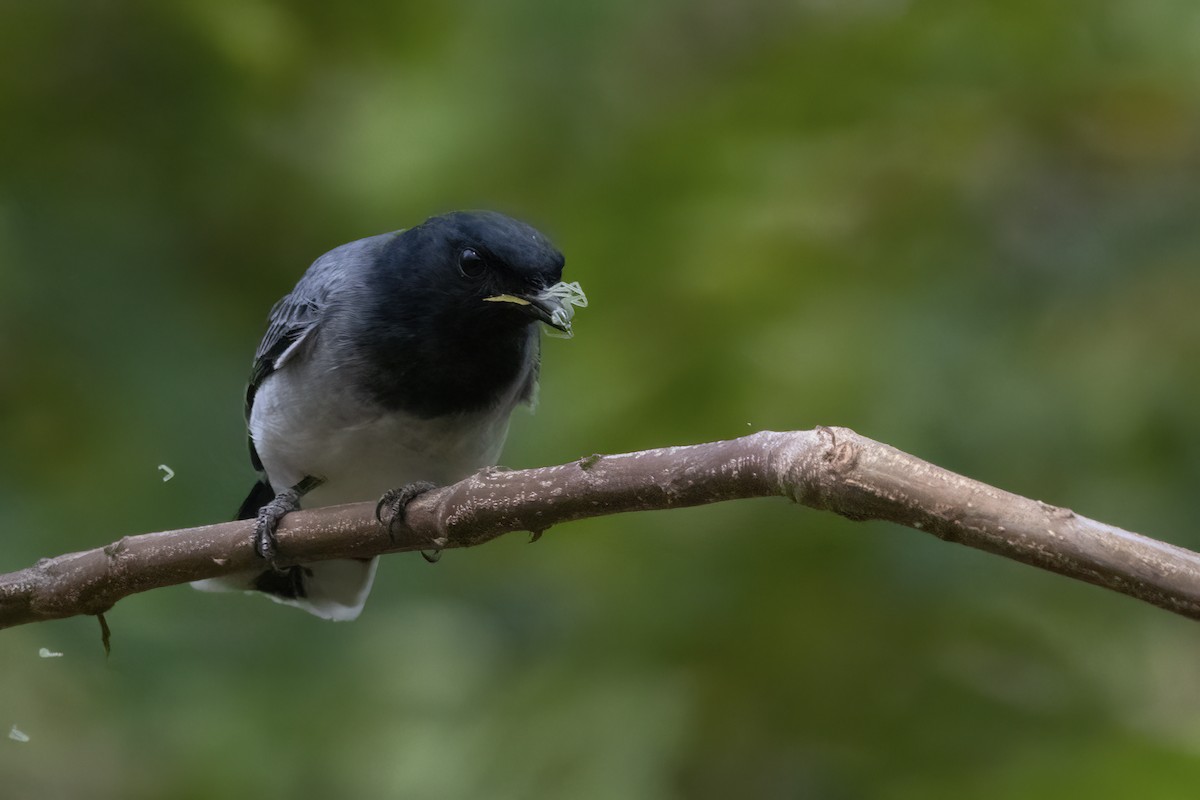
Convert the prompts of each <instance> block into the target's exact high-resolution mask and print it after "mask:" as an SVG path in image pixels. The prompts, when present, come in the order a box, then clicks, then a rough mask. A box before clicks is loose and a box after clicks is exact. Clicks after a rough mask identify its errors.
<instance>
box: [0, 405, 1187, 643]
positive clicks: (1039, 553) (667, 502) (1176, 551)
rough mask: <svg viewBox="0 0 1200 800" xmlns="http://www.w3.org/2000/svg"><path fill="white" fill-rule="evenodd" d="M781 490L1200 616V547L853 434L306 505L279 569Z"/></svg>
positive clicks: (68, 604)
mask: <svg viewBox="0 0 1200 800" xmlns="http://www.w3.org/2000/svg"><path fill="white" fill-rule="evenodd" d="M770 495H781V496H784V497H790V498H791V499H793V500H795V501H796V502H798V503H801V504H803V505H806V506H810V507H812V508H818V509H825V510H828V511H833V512H835V513H837V514H841V515H842V516H844V517H848V518H850V519H855V520H866V519H882V520H890V521H892V522H898V523H900V524H901V525H907V526H909V527H912V528H917V529H919V530H924V531H927V532H929V533H932V534H933V535H935V536H937V537H939V538H941V539H944V540H946V541H950V542H958V543H960V544H965V545H968V546H970V547H976V548H979V549H980V550H986V551H988V552H991V553H996V554H997V555H1002V556H1005V557H1007V558H1011V559H1015V560H1017V561H1021V562H1024V563H1026V564H1032V565H1033V566H1035V567H1040V568H1042V569H1047V570H1050V571H1052V572H1057V573H1060V574H1062V575H1066V576H1069V577H1072V578H1077V579H1079V580H1082V581H1087V582H1088V583H1094V584H1096V585H1098V586H1103V587H1106V588H1108V589H1112V590H1114V591H1117V592H1121V593H1123V594H1127V595H1130V596H1131V597H1136V598H1138V599H1140V600H1144V601H1146V602H1148V603H1153V604H1154V605H1156V606H1160V607H1161V608H1165V609H1167V610H1169V611H1174V612H1176V613H1178V614H1182V615H1184V616H1187V617H1191V618H1193V619H1200V554H1197V553H1193V552H1191V551H1189V550H1185V549H1183V548H1180V547H1175V546H1173V545H1169V544H1165V543H1163V542H1159V541H1156V540H1154V539H1148V538H1146V537H1144V536H1139V535H1137V534H1134V533H1129V532H1128V531H1124V530H1121V529H1119V528H1114V527H1112V526H1110V525H1105V524H1103V523H1101V522H1096V521H1094V520H1090V519H1087V518H1085V517H1081V516H1078V515H1077V514H1075V513H1074V512H1072V511H1068V510H1067V509H1065V508H1056V507H1054V506H1050V505H1046V504H1045V503H1041V502H1037V501H1034V500H1029V499H1026V498H1024V497H1020V496H1018V495H1015V494H1010V493H1009V492H1005V491H1002V490H1000V489H995V488H993V487H991V486H988V485H986V484H983V483H979V482H978V481H974V480H971V479H969V478H964V477H963V476H961V475H956V474H955V473H953V472H949V471H947V470H944V469H942V468H940V467H936V466H934V465H933V464H930V463H928V462H925V461H922V460H920V459H918V458H914V457H913V456H910V455H908V454H906V453H902V452H900V451H899V450H896V449H895V448H892V447H889V446H887V445H884V444H880V443H879V442H875V441H873V440H871V439H867V438H866V437H864V436H860V435H858V434H857V433H855V432H854V431H851V430H848V429H846V428H817V429H816V430H812V431H794V432H788V433H776V432H772V431H764V432H762V433H756V434H753V435H751V436H746V437H744V438H741V439H734V440H731V441H726V442H712V443H709V444H699V445H693V446H690V447H667V448H662V449H659V450H646V451H643V452H638V453H626V454H624V455H610V456H588V457H587V458H583V459H580V460H579V461H576V462H572V463H570V464H564V465H562V466H556V467H542V468H540V469H528V470H520V471H509V470H504V469H499V468H493V469H486V470H483V471H481V472H479V473H477V474H475V475H472V476H471V477H469V478H467V479H466V480H463V481H461V482H459V483H456V484H454V485H453V486H447V487H444V488H440V489H435V490H433V491H430V492H428V493H426V494H424V495H421V496H420V497H418V498H417V499H416V500H414V501H413V502H412V504H410V505H409V507H408V512H407V515H406V520H407V522H408V526H409V529H408V530H407V531H404V532H403V533H402V534H401V535H400V536H399V537H398V539H397V540H396V541H392V540H391V539H390V538H389V536H388V534H387V532H386V531H384V530H383V528H382V527H381V526H380V525H379V524H378V523H377V522H376V521H375V519H374V504H373V503H358V504H354V505H346V506H335V507H332V508H319V509H313V510H311V511H300V512H296V513H294V514H290V515H288V516H287V517H285V518H284V521H283V524H282V525H281V526H280V529H279V549H280V553H281V557H280V559H279V564H280V566H287V565H290V564H295V563H301V562H309V561H320V560H323V559H328V558H342V557H349V556H360V557H361V556H375V555H380V554H383V553H391V552H397V551H403V550H418V549H425V548H428V547H429V546H430V542H431V541H433V540H442V539H444V541H445V546H446V547H470V546H472V545H477V544H482V543H483V542H486V541H488V540H490V539H494V538H495V537H497V536H500V535H501V534H504V533H509V532H511V531H522V530H524V531H533V532H534V533H540V532H542V531H544V530H546V529H547V528H549V527H550V526H552V525H557V524H560V523H563V522H570V521H572V520H577V519H583V518H585V517H596V516H603V515H606V514H617V513H621V512H625V511H648V510H652V509H666V508H681V507H684V506H695V505H701V504H704V503H715V502H719V501H722V500H734V499H738V498H745V497H765V496H770ZM250 538H251V529H250V523H249V522H244V521H243V522H226V523H223V524H219V525H208V526H205V527H201V528H187V529H183V530H175V531H166V532H164V533H150V534H144V535H140V536H127V537H125V538H123V539H121V540H120V541H118V542H114V543H113V544H110V545H108V546H107V547H103V548H98V549H96V550H88V551H86V552H81V553H70V554H68V555H63V556H59V557H57V558H51V559H43V560H42V561H40V562H38V563H37V564H36V565H35V566H32V567H29V568H27V569H23V570H20V571H19V572H13V573H9V574H7V575H0V627H10V626H14V625H21V624H24V623H27V622H38V621H41V620H49V619H57V618H60V617H69V616H73V615H76V614H100V613H103V612H104V611H107V610H108V609H109V608H111V607H112V605H113V604H114V603H115V602H117V601H118V600H120V599H121V598H122V597H126V596H128V595H131V594H135V593H137V592H144V591H147V590H148V589H154V588H157V587H159V586H169V585H172V584H178V583H184V582H187V581H193V580H199V579H201V578H212V577H216V576H218V575H224V574H227V573H231V572H237V571H241V570H247V569H255V568H260V567H261V566H262V562H261V561H259V560H257V557H256V556H255V555H254V554H253V552H252V550H251V546H250Z"/></svg>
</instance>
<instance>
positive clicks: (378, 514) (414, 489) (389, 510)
mask: <svg viewBox="0 0 1200 800" xmlns="http://www.w3.org/2000/svg"><path fill="white" fill-rule="evenodd" d="M436 488H437V486H436V484H432V483H430V482H429V481H414V482H413V483H410V484H408V485H406V486H401V487H400V488H398V489H389V490H388V491H387V492H385V493H384V495H383V497H381V498H379V502H378V503H377V504H376V505H375V519H377V520H379V522H380V524H382V525H383V526H384V527H385V528H387V532H388V537H389V538H390V539H391V540H392V541H393V542H395V541H396V532H397V531H398V530H400V529H403V528H407V527H408V526H407V525H406V524H405V522H404V510H405V509H406V508H407V507H408V504H409V503H411V502H412V501H413V500H416V499H417V497H419V496H420V495H423V494H425V493H426V492H428V491H429V490H430V489H436ZM430 544H432V545H433V549H432V550H422V551H421V557H422V558H424V559H425V560H426V561H428V562H429V563H430V564H434V563H436V562H437V560H438V559H439V558H441V557H442V548H443V547H445V546H446V540H445V539H444V538H438V539H433V540H432V541H431V542H430Z"/></svg>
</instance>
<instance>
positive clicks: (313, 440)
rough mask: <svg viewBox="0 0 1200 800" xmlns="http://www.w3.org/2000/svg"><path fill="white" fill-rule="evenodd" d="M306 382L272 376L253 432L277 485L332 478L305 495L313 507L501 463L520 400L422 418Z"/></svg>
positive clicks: (258, 402) (257, 404)
mask: <svg viewBox="0 0 1200 800" xmlns="http://www.w3.org/2000/svg"><path fill="white" fill-rule="evenodd" d="M289 366H290V365H289ZM305 384H306V382H305V381H304V380H302V376H295V378H293V374H290V371H287V370H284V371H281V372H277V373H275V374H273V375H270V376H269V377H268V378H267V379H266V380H265V381H264V382H263V385H262V386H260V387H259V389H258V392H257V394H256V395H255V397H254V408H253V411H252V413H251V417H250V431H251V434H252V436H253V437H254V443H255V447H256V449H257V450H258V454H259V457H260V458H261V459H262V462H263V467H264V468H265V470H266V473H267V477H268V479H269V480H270V482H271V486H272V487H273V488H274V489H275V490H276V491H279V490H281V489H285V488H287V487H290V486H294V485H295V484H296V483H298V482H299V481H300V480H302V479H303V478H304V477H305V476H308V475H311V476H313V477H317V478H321V479H323V480H324V483H322V484H321V485H320V486H319V487H317V488H316V489H314V490H313V491H312V492H310V493H309V494H308V495H306V496H305V498H304V501H303V504H304V505H305V506H306V507H309V508H314V507H317V506H326V505H337V504H339V503H351V502H357V501H364V500H375V499H378V498H379V496H380V495H382V494H383V493H384V492H386V491H387V490H388V489H393V488H396V487H399V486H403V485H405V484H408V483H412V482H414V481H430V482H432V483H435V484H438V485H446V484H449V483H454V482H455V481H458V480H461V479H462V478H464V477H466V476H467V475H469V474H471V473H472V472H474V471H475V470H477V469H479V468H480V467H484V466H488V465H491V464H495V463H496V460H497V459H498V458H499V457H500V450H501V448H502V447H503V445H504V438H505V435H506V434H507V432H508V417H509V414H510V413H511V412H512V409H513V407H514V405H515V404H516V392H515V390H514V392H513V397H511V398H504V399H502V401H501V402H500V403H499V404H497V406H496V407H495V408H493V409H489V410H487V411H483V412H475V413H471V414H463V415H454V416H447V417H439V418H436V419H421V418H419V417H414V416H411V415H408V414H404V413H386V414H385V413H383V412H381V411H380V410H379V409H376V408H372V407H369V406H366V405H364V404H363V403H362V402H361V401H360V400H358V399H357V398H355V397H353V396H351V395H350V393H349V392H348V391H347V390H341V389H339V390H337V391H335V392H334V393H332V394H331V395H326V396H315V395H313V394H312V393H309V392H306V391H304V386H305Z"/></svg>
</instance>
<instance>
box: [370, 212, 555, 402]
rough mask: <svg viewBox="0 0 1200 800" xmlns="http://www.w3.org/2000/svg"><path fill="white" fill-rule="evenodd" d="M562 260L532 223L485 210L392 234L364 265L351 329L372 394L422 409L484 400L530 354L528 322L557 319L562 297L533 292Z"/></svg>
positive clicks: (513, 376) (508, 382)
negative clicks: (366, 271) (365, 308)
mask: <svg viewBox="0 0 1200 800" xmlns="http://www.w3.org/2000/svg"><path fill="white" fill-rule="evenodd" d="M563 264H564V259H563V256H562V253H560V252H559V251H558V250H557V249H556V248H555V247H554V245H552V244H551V243H550V242H549V240H548V239H547V238H546V237H545V236H543V235H542V234H541V233H539V232H538V231H537V230H535V229H534V228H532V227H530V226H529V225H526V224H525V223H523V222H519V221H518V220H515V219H512V218H510V217H506V216H504V215H503V214H498V213H496V212H492V211H457V212H454V213H451V214H444V215H442V216H437V217H432V218H430V219H428V220H426V221H425V222H424V223H422V224H421V225H418V226H417V227H415V228H411V229H409V230H407V231H404V232H403V233H401V234H399V235H397V236H396V237H395V238H394V239H392V240H391V241H390V242H389V243H388V244H387V245H386V246H385V247H384V248H383V249H382V250H381V251H380V252H379V254H378V256H377V257H376V259H375V262H374V264H373V266H372V270H371V276H370V281H369V294H370V300H369V307H370V311H369V312H368V313H367V314H366V315H364V317H363V318H362V320H361V322H362V325H361V327H360V328H359V330H360V331H361V332H362V333H363V341H362V342H361V343H360V346H361V347H362V348H363V351H364V352H363V355H364V356H366V366H368V368H369V369H371V370H373V371H374V374H373V380H372V381H371V382H372V383H373V384H375V388H376V395H377V396H378V398H379V399H381V400H383V401H384V402H386V403H388V404H391V405H398V406H403V407H405V408H407V409H408V410H411V411H414V412H416V413H420V414H422V415H426V416H435V415H439V414H443V413H454V412H456V411H464V410H470V409H472V408H479V407H483V406H485V405H487V404H488V403H489V402H491V401H493V400H494V399H495V398H496V397H497V396H498V395H499V394H500V393H502V392H504V391H506V390H507V389H508V388H509V387H511V386H512V383H513V381H516V380H518V379H520V376H521V375H522V374H524V373H526V372H528V371H529V368H530V365H531V363H532V362H533V361H535V360H536V358H537V331H536V330H535V329H533V327H532V326H533V325H534V323H535V322H536V321H538V320H541V321H543V322H547V323H550V324H560V322H559V321H560V319H561V317H560V316H559V315H557V314H555V313H554V312H555V311H556V309H558V308H561V305H562V301H561V300H555V299H553V298H547V297H544V296H543V295H542V293H543V291H544V290H545V289H547V288H548V287H551V286H553V285H555V284H557V283H558V282H559V281H560V280H561V279H562V270H563ZM560 327H561V325H560Z"/></svg>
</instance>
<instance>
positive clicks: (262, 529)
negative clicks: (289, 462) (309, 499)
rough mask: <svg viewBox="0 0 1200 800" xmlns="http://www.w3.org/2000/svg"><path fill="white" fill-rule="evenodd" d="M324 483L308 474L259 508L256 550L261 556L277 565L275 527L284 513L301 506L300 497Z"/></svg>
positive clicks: (256, 527)
mask: <svg viewBox="0 0 1200 800" xmlns="http://www.w3.org/2000/svg"><path fill="white" fill-rule="evenodd" d="M322 483H324V480H323V479H321V478H314V477H313V476H312V475H306V476H305V477H304V479H303V480H301V481H300V482H299V483H297V484H296V485H295V486H293V487H292V488H290V489H284V490H283V491H281V492H279V493H278V494H277V495H275V499H274V500H272V501H271V502H269V503H267V504H266V505H265V506H263V507H262V508H260V509H259V510H258V516H257V517H256V518H255V520H254V552H255V553H258V555H259V557H260V558H263V559H266V560H267V561H269V562H271V566H272V567H274V566H275V552H276V545H277V544H278V542H277V541H276V539H275V529H276V528H278V527H279V521H280V520H281V519H283V517H284V515H286V514H289V513H291V512H292V511H295V510H296V509H298V508H300V498H301V497H303V496H304V495H306V494H308V493H309V492H311V491H312V490H313V489H315V488H317V487H318V486H320V485H321V484H322Z"/></svg>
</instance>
